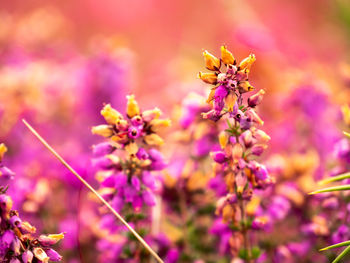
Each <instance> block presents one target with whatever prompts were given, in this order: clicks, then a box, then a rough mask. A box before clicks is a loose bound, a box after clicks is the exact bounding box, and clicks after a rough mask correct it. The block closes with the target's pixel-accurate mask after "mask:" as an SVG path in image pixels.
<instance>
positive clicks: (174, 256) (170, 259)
mask: <svg viewBox="0 0 350 263" xmlns="http://www.w3.org/2000/svg"><path fill="white" fill-rule="evenodd" d="M179 254H180V253H179V251H178V250H177V249H176V248H171V249H170V250H169V251H168V253H167V254H166V257H165V262H166V263H176V262H177V261H178V259H179Z"/></svg>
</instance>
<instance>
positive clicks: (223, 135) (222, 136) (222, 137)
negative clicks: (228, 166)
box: [219, 131, 229, 149]
mask: <svg viewBox="0 0 350 263" xmlns="http://www.w3.org/2000/svg"><path fill="white" fill-rule="evenodd" d="M228 139H229V136H228V134H227V132H225V131H222V132H220V134H219V143H220V146H221V149H224V148H225V147H226V145H227V143H228Z"/></svg>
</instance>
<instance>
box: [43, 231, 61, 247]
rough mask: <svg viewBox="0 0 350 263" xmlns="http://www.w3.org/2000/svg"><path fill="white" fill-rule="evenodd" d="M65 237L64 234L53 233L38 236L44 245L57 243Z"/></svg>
mask: <svg viewBox="0 0 350 263" xmlns="http://www.w3.org/2000/svg"><path fill="white" fill-rule="evenodd" d="M63 238H64V234H63V233H60V234H51V235H41V236H39V238H38V241H39V243H40V244H41V245H42V246H52V245H55V244H56V243H57V242H58V241H60V240H61V239H63Z"/></svg>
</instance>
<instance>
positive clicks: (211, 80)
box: [198, 72, 218, 84]
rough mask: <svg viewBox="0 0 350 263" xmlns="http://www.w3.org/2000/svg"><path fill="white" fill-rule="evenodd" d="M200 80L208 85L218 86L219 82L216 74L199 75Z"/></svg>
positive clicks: (200, 73) (201, 73)
mask: <svg viewBox="0 0 350 263" xmlns="http://www.w3.org/2000/svg"><path fill="white" fill-rule="evenodd" d="M198 78H200V79H201V80H203V81H204V82H205V83H208V84H216V83H217V82H218V76H217V75H216V74H215V73H203V72H199V73H198Z"/></svg>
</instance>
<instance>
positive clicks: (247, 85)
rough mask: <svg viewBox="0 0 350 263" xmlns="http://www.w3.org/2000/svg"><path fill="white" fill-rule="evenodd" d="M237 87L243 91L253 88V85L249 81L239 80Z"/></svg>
mask: <svg viewBox="0 0 350 263" xmlns="http://www.w3.org/2000/svg"><path fill="white" fill-rule="evenodd" d="M238 89H239V92H240V93H245V92H249V91H252V90H254V87H253V86H252V85H250V83H249V81H242V82H239V84H238Z"/></svg>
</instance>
